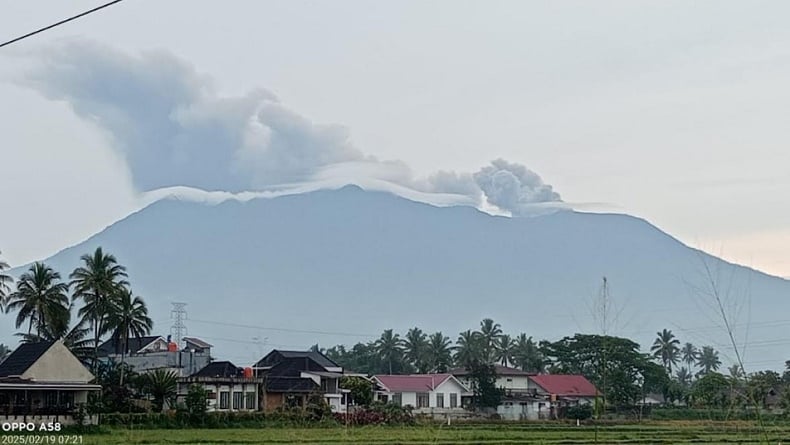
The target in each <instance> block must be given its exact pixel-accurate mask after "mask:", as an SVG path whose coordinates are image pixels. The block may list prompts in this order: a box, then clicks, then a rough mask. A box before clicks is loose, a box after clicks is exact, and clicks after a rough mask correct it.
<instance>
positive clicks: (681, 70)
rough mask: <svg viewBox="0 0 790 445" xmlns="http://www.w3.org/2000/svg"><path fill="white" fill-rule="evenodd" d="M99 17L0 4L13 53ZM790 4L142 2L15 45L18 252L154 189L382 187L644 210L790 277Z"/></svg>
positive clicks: (9, 155) (686, 237) (51, 247)
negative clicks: (36, 31) (379, 184)
mask: <svg viewBox="0 0 790 445" xmlns="http://www.w3.org/2000/svg"><path fill="white" fill-rule="evenodd" d="M100 3H101V2H100V1H87V0H86V1H82V0H79V1H71V2H61V1H55V0H41V1H38V2H21V1H0V10H1V11H2V13H0V40H2V41H5V40H8V39H11V38H13V37H16V36H17V35H20V34H24V33H26V32H29V31H31V30H33V29H36V28H39V27H41V26H44V25H47V24H49V23H52V22H55V21H57V20H60V19H62V18H64V17H67V16H70V15H73V14H75V13H78V12H81V11H83V10H86V9H89V8H91V7H94V6H96V5H98V4H100ZM789 12H790V4H788V3H786V2H781V1H775V2H764V1H753V2H739V1H723V0H717V1H698V2H676V1H654V2H647V1H644V2H642V1H631V0H628V1H597V2H589V1H551V2H550V1H544V2H534V1H532V2H527V1H510V2H509V1H495V2H479V1H477V2H472V1H459V0H448V1H398V2H369V1H335V2H306V1H294V0H288V1H285V0H283V1H242V0H237V1H234V2H232V3H222V2H209V1H198V0H190V1H186V0H173V1H169V2H155V1H153V0H126V1H124V2H122V3H120V4H118V5H115V6H112V7H110V8H108V9H106V10H104V11H101V12H99V13H96V14H94V15H91V16H88V17H85V18H83V19H80V20H78V21H75V22H72V23H69V24H66V25H64V26H62V27H59V28H56V29H54V30H51V31H48V32H46V33H43V34H40V35H37V36H35V37H32V38H30V39H26V40H24V41H21V42H19V43H17V44H14V45H11V46H8V47H6V48H2V49H0V98H2V99H1V100H0V115H2V116H3V119H2V120H0V134H2V135H3V138H2V143H0V197H2V207H0V249H1V250H2V252H3V257H2V258H3V259H5V260H6V261H8V262H9V263H11V264H12V265H18V264H23V263H25V262H28V261H32V260H35V259H39V258H43V257H46V256H49V255H51V254H53V253H55V252H57V251H58V250H60V249H62V248H64V247H67V246H69V245H73V244H76V243H78V242H80V241H82V240H84V239H85V238H87V237H88V236H90V235H91V234H94V233H96V232H97V231H99V230H101V229H102V228H104V227H105V226H107V225H109V224H112V223H113V222H114V221H116V220H118V219H120V218H123V217H124V216H126V215H127V214H129V213H130V212H132V211H135V210H136V209H139V208H140V206H141V205H142V203H144V202H148V201H147V200H146V199H149V198H150V196H151V195H150V192H151V191H152V190H159V192H158V193H161V192H162V188H170V187H177V186H188V187H192V188H197V189H203V190H211V191H225V192H233V193H243V192H249V191H260V190H268V189H272V188H274V189H282V188H284V187H290V186H293V185H303V184H305V183H319V184H321V183H327V184H329V183H334V182H336V181H343V180H349V181H362V180H363V179H364V180H366V181H368V183H372V182H375V181H379V182H386V183H388V184H390V185H393V186H397V187H400V188H403V189H408V190H409V191H411V192H412V193H418V194H422V195H426V196H430V197H429V198H426V200H428V201H430V200H432V199H433V200H436V201H442V202H447V203H449V202H457V203H468V204H472V205H477V206H479V207H481V208H485V209H488V210H490V211H492V212H506V213H512V214H513V215H514V216H530V215H531V214H534V213H535V212H536V209H538V210H539V209H542V208H544V206H546V205H547V206H548V207H550V208H561V207H570V208H576V209H580V210H588V209H593V210H605V211H616V212H624V213H629V214H632V215H636V216H640V217H643V218H645V219H647V220H648V221H650V222H652V223H653V224H655V225H657V226H658V227H659V228H661V229H663V230H665V231H667V232H668V233H670V234H672V235H673V236H675V237H677V238H679V239H680V240H681V241H683V242H685V243H687V244H689V245H692V246H696V247H700V248H703V249H705V250H707V251H709V252H711V253H714V254H717V255H720V256H722V257H724V258H726V259H729V260H732V261H735V262H738V263H740V264H744V265H747V266H752V267H755V268H758V269H760V270H763V271H765V272H768V273H772V274H775V275H779V276H787V277H790V257H788V255H787V252H788V251H790V206H788V205H787V197H788V196H789V195H790V174H788V173H787V166H788V165H790V150H787V148H786V145H787V141H788V136H790V127H788V126H787V124H786V117H787V114H788V113H787V111H788V104H790V86H788V84H787V81H786V79H788V78H790V28H788V27H787V26H786V23H785V22H786V21H785V20H784V18H785V17H787V15H788V13H789ZM217 147H221V149H218V148H217ZM146 193H148V194H146Z"/></svg>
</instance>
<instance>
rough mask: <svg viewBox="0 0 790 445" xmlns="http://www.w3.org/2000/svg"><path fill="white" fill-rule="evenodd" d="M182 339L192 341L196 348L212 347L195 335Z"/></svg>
mask: <svg viewBox="0 0 790 445" xmlns="http://www.w3.org/2000/svg"><path fill="white" fill-rule="evenodd" d="M183 340H184V341H185V342H187V343H192V344H193V345H195V346H197V347H198V348H203V349H207V348H210V347H212V345H210V344H208V343H206V342H204V341H203V340H201V339H199V338H195V337H183Z"/></svg>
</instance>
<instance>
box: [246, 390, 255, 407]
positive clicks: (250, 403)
mask: <svg viewBox="0 0 790 445" xmlns="http://www.w3.org/2000/svg"><path fill="white" fill-rule="evenodd" d="M244 397H245V400H244V407H245V408H247V409H255V402H256V400H255V399H256V397H255V393H254V392H252V391H247V394H246V395H245V396H244Z"/></svg>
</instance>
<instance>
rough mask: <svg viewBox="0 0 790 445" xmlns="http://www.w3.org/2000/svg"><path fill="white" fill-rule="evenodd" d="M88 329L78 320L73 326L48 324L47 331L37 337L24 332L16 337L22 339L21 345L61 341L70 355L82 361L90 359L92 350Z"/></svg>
mask: <svg viewBox="0 0 790 445" xmlns="http://www.w3.org/2000/svg"><path fill="white" fill-rule="evenodd" d="M89 334H90V328H89V327H87V326H86V323H85V322H84V321H83V320H78V321H77V324H75V325H74V326H69V325H68V323H66V324H62V323H58V324H57V325H53V324H50V325H48V326H47V329H46V330H45V331H43V332H42V334H41V335H40V336H39V335H37V334H25V333H24V332H20V333H17V334H16V335H17V336H19V337H22V343H38V342H41V341H55V340H62V341H63V345H64V346H66V347H67V348H68V349H69V350H70V351H71V353H72V354H74V355H75V356H76V357H77V358H78V359H80V360H84V359H87V358H88V357H90V355H91V350H92V349H93V340H92V339H91V338H89Z"/></svg>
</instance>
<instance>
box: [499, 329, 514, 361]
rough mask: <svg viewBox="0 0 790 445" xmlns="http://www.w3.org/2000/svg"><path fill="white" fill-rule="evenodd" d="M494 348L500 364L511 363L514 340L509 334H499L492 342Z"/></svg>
mask: <svg viewBox="0 0 790 445" xmlns="http://www.w3.org/2000/svg"><path fill="white" fill-rule="evenodd" d="M494 348H495V350H496V359H497V361H498V362H499V363H502V366H508V365H510V364H512V363H513V355H514V353H515V349H516V342H515V341H513V339H512V338H510V336H509V335H500V336H499V338H498V339H497V340H496V342H495V343H494Z"/></svg>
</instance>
